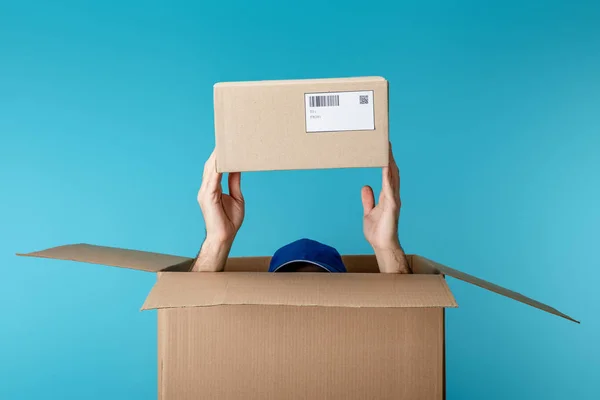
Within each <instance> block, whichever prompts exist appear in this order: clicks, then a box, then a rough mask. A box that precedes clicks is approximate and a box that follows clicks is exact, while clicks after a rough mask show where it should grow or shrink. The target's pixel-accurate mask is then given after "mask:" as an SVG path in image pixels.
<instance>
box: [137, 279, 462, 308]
mask: <svg viewBox="0 0 600 400" xmlns="http://www.w3.org/2000/svg"><path fill="white" fill-rule="evenodd" d="M241 304H256V305H288V306H324V307H395V308H398V307H457V304H456V301H455V300H454V296H453V295H452V293H451V292H450V289H449V288H448V285H447V284H446V281H445V280H444V278H443V277H442V276H440V275H401V274H324V273H281V274H265V273H261V272H198V273H189V274H182V273H177V272H164V273H161V274H160V275H159V277H158V281H157V283H156V284H155V285H154V287H153V288H152V291H151V292H150V294H149V295H148V298H147V299H146V302H145V303H144V305H143V307H142V309H143V310H148V309H155V308H173V307H203V306H216V305H241Z"/></svg>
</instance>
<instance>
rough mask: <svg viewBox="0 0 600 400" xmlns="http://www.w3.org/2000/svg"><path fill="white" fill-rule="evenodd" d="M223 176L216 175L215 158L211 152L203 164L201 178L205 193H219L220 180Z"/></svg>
mask: <svg viewBox="0 0 600 400" xmlns="http://www.w3.org/2000/svg"><path fill="white" fill-rule="evenodd" d="M222 176H223V174H221V173H217V156H216V154H215V152H214V151H213V152H212V153H211V155H210V157H209V158H208V160H206V163H205V164H204V175H203V177H202V186H204V189H205V191H206V192H207V193H214V192H218V191H221V186H220V185H221V178H222Z"/></svg>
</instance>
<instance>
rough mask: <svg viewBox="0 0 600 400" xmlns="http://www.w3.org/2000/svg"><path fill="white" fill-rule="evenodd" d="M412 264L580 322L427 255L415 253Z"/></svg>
mask: <svg viewBox="0 0 600 400" xmlns="http://www.w3.org/2000/svg"><path fill="white" fill-rule="evenodd" d="M412 259H413V260H412V261H413V262H412V264H413V268H414V269H415V272H416V273H419V274H444V275H448V276H451V277H453V278H456V279H460V280H461V281H464V282H467V283H470V284H472V285H476V286H479V287H482V288H484V289H487V290H490V291H492V292H495V293H498V294H500V295H502V296H505V297H509V298H511V299H513V300H517V301H519V302H521V303H525V304H527V305H529V306H531V307H535V308H538V309H540V310H542V311H546V312H548V313H550V314H554V315H557V316H559V317H562V318H565V319H568V320H569V321H573V322H576V323H579V321H577V320H575V319H573V318H571V317H569V316H568V315H566V314H563V313H561V312H560V311H558V310H557V309H555V308H553V307H550V306H549V305H547V304H544V303H540V302H539V301H537V300H534V299H531V298H529V297H526V296H523V295H522V294H520V293H517V292H513V291H512V290H509V289H506V288H503V287H501V286H498V285H496V284H494V283H491V282H488V281H484V280H483V279H479V278H477V277H475V276H472V275H469V274H465V273H464V272H461V271H458V270H456V269H453V268H450V267H447V266H445V265H442V264H439V263H437V262H435V261H432V260H429V259H427V258H425V257H421V256H417V255H413V256H412Z"/></svg>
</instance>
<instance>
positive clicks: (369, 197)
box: [360, 186, 375, 215]
mask: <svg viewBox="0 0 600 400" xmlns="http://www.w3.org/2000/svg"><path fill="white" fill-rule="evenodd" d="M360 198H361V200H362V205H363V215H367V214H369V213H370V212H371V210H372V209H373V207H375V195H374V194H373V189H372V188H371V186H364V187H363V188H362V190H361V191H360Z"/></svg>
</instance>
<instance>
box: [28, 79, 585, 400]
mask: <svg viewBox="0 0 600 400" xmlns="http://www.w3.org/2000/svg"><path fill="white" fill-rule="evenodd" d="M332 93H333V94H332ZM387 93H388V92H387V82H386V81H385V80H384V79H383V78H354V79H333V80H309V81H291V82H290V81H276V82H268V81H267V82H258V83H256V82H255V83H252V82H250V83H248V82H246V83H243V82H242V83H232V84H218V85H216V86H215V127H216V140H217V169H218V170H220V171H221V172H223V171H251V170H274V169H305V168H334V167H373V166H383V165H386V164H387V161H388V123H387V120H388V117H387V104H388V103H387ZM374 104H375V105H374ZM311 110H316V113H311V112H310V111H311ZM324 110H325V111H324ZM332 110H333V111H332ZM340 110H341V111H340ZM344 110H345V111H344ZM365 110H366V111H365ZM312 115H315V116H317V117H318V116H320V117H319V118H314V119H312V120H311V118H310V117H311V116H312ZM352 115H354V116H352ZM344 116H347V117H348V120H344ZM20 255H23V256H30V257H42V258H53V259H60V260H71V261H77V262H82V263H91V264H101V265H107V266H116V267H123V268H131V269H135V270H139V271H147V272H154V273H157V275H158V276H157V281H156V284H155V285H154V287H153V288H152V290H151V291H150V294H149V295H148V297H147V298H146V301H145V302H144V304H143V306H142V309H143V310H157V314H158V398H159V399H160V400H197V399H210V400H213V399H225V400H230V399H245V400H253V399H256V400H258V399H260V400H264V399H269V400H283V399H289V400H294V399H310V400H313V399H314V400H319V399H328V400H333V399H335V400H337V399H340V400H341V399H344V400H349V399H360V400H364V399H407V400H408V399H410V400H417V399H427V400H429V399H444V398H445V386H446V382H445V376H446V368H445V324H444V315H445V308H447V307H457V303H456V301H455V299H454V296H453V295H452V293H451V292H450V289H449V287H448V285H447V284H446V280H445V276H446V275H447V276H451V277H454V278H457V279H460V280H462V281H465V282H468V283H470V284H473V285H477V286H480V287H482V288H484V289H487V290H490V291H492V292H496V293H498V294H501V295H503V296H506V297H510V298H512V299H514V300H517V301H520V302H522V303H525V304H527V305H530V306H532V307H536V308H539V309H540V310H543V311H546V312H548V313H551V314H554V315H557V316H560V317H563V318H566V319H568V320H571V321H574V322H577V321H575V320H574V319H573V318H571V317H569V316H567V315H565V314H563V313H561V312H559V311H558V310H556V309H554V308H552V307H550V306H548V305H546V304H542V303H540V302H538V301H536V300H533V299H531V298H528V297H525V296H523V295H521V294H519V293H516V292H513V291H510V290H508V289H505V288H502V287H500V286H498V285H495V284H493V283H490V282H486V281H484V280H482V279H479V278H476V277H474V276H471V275H468V274H465V273H463V272H460V271H458V270H455V269H452V268H449V267H447V266H444V265H442V264H439V263H437V262H434V261H432V260H429V259H427V258H425V257H422V256H419V255H409V256H408V261H409V263H410V266H411V268H412V270H413V274H410V275H396V274H381V273H378V272H379V268H378V266H377V261H376V259H375V257H374V256H372V255H346V256H343V260H344V263H345V265H346V268H347V270H348V273H345V274H320V273H293V274H289V273H288V274H277V273H269V272H267V271H268V265H269V260H270V258H269V257H242V258H230V259H229V260H228V261H227V264H226V266H225V270H224V272H214V273H210V272H189V271H190V269H191V265H192V263H193V261H194V259H192V258H188V257H179V256H173V255H167V254H158V253H151V252H144V251H136V250H126V249H119V248H110V247H102V246H96V245H88V244H75V245H66V246H59V247H54V248H50V249H47V250H43V251H38V252H33V253H28V254H20Z"/></svg>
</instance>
